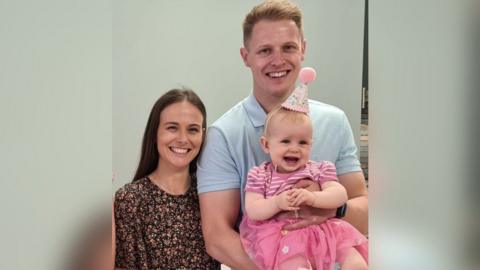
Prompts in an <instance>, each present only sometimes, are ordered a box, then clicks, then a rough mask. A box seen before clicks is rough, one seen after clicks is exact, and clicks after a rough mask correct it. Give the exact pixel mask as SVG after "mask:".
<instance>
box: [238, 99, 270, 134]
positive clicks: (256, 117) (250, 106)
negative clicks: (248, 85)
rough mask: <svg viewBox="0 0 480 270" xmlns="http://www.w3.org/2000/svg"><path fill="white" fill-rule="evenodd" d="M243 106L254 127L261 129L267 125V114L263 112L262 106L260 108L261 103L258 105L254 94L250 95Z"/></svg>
mask: <svg viewBox="0 0 480 270" xmlns="http://www.w3.org/2000/svg"><path fill="white" fill-rule="evenodd" d="M243 106H244V108H245V111H246V112H247V115H248V118H250V121H252V124H253V126H254V127H256V128H257V127H261V126H263V125H264V124H265V119H266V118H267V114H266V113H265V111H264V110H263V108H262V106H260V103H258V101H257V99H256V98H255V96H254V95H253V93H250V95H249V96H248V97H247V98H246V100H245V103H244V105H243Z"/></svg>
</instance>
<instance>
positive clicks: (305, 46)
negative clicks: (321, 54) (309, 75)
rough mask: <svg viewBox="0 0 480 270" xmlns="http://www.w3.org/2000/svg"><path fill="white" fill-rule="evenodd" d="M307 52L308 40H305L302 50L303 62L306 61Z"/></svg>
mask: <svg viewBox="0 0 480 270" xmlns="http://www.w3.org/2000/svg"><path fill="white" fill-rule="evenodd" d="M306 51H307V40H306V39H304V40H302V49H301V53H302V61H303V59H305V52H306Z"/></svg>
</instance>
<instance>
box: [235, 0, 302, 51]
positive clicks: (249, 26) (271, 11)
mask: <svg viewBox="0 0 480 270" xmlns="http://www.w3.org/2000/svg"><path fill="white" fill-rule="evenodd" d="M261 20H270V21H280V20H292V21H293V22H295V24H296V25H297V27H298V31H299V32H300V37H301V38H302V39H303V28H302V11H301V10H300V8H299V7H298V6H297V5H296V4H295V3H293V2H291V1H288V0H268V1H265V2H263V3H261V4H260V5H257V6H255V7H254V8H253V9H252V10H251V11H250V12H249V13H248V14H247V16H246V17H245V20H244V21H243V45H244V46H246V43H247V41H248V40H250V37H251V36H252V31H253V27H254V26H255V24H256V23H258V22H259V21H261Z"/></svg>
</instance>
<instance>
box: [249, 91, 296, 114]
mask: <svg viewBox="0 0 480 270" xmlns="http://www.w3.org/2000/svg"><path fill="white" fill-rule="evenodd" d="M291 92H292V91H289V92H288V94H287V95H285V96H283V97H277V96H271V95H261V94H259V93H258V91H257V92H256V91H255V90H254V91H253V96H254V97H255V99H256V100H257V101H258V103H259V104H260V106H261V107H262V108H263V110H264V111H265V112H266V113H269V112H270V111H272V110H273V109H274V108H275V107H276V106H278V105H280V104H281V103H282V102H284V101H285V100H286V99H287V98H288V96H289V95H290V93H291Z"/></svg>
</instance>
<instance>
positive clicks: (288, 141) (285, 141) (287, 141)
mask: <svg viewBox="0 0 480 270" xmlns="http://www.w3.org/2000/svg"><path fill="white" fill-rule="evenodd" d="M280 143H290V140H287V139H285V140H281V141H280Z"/></svg>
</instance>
